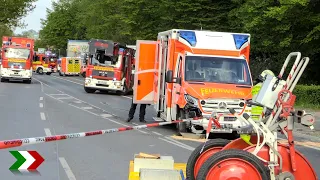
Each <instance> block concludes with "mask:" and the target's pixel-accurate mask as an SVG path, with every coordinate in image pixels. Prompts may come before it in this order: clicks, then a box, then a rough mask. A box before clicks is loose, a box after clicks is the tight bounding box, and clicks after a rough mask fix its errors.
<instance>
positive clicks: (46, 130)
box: [44, 128, 52, 136]
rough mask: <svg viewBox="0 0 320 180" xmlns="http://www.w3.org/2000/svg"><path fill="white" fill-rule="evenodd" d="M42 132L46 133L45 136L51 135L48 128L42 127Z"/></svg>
mask: <svg viewBox="0 0 320 180" xmlns="http://www.w3.org/2000/svg"><path fill="white" fill-rule="evenodd" d="M44 132H45V133H46V136H52V134H51V131H50V129H49V128H44Z"/></svg>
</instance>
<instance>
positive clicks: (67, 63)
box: [59, 57, 81, 76]
mask: <svg viewBox="0 0 320 180" xmlns="http://www.w3.org/2000/svg"><path fill="white" fill-rule="evenodd" d="M80 66H81V59H80V58H78V57H63V58H62V59H61V64H60V70H59V75H60V76H63V75H64V76H66V75H77V76H79V75H80Z"/></svg>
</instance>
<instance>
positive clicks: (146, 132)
mask: <svg viewBox="0 0 320 180" xmlns="http://www.w3.org/2000/svg"><path fill="white" fill-rule="evenodd" d="M139 131H140V132H142V133H144V134H149V133H147V132H145V131H142V130H139Z"/></svg>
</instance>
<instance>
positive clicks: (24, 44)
mask: <svg viewBox="0 0 320 180" xmlns="http://www.w3.org/2000/svg"><path fill="white" fill-rule="evenodd" d="M33 54H34V39H30V38H25V37H9V36H3V37H2V64H1V82H4V81H6V80H11V79H12V80H22V81H23V82H26V83H28V84H30V83H31V80H32V59H33Z"/></svg>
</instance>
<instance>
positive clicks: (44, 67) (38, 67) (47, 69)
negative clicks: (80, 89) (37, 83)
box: [32, 52, 57, 75]
mask: <svg viewBox="0 0 320 180" xmlns="http://www.w3.org/2000/svg"><path fill="white" fill-rule="evenodd" d="M56 64H57V58H56V57H55V56H52V55H51V54H50V53H48V52H47V53H37V52H36V53H35V55H34V58H33V64H32V68H33V69H34V71H35V72H36V73H38V74H44V73H46V74H47V75H51V73H52V72H54V71H55V69H56V68H55V67H56Z"/></svg>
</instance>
